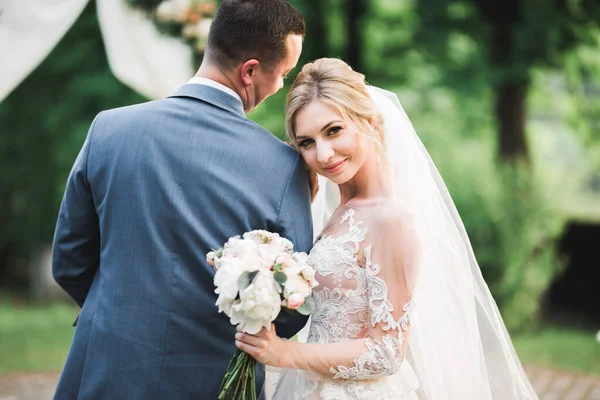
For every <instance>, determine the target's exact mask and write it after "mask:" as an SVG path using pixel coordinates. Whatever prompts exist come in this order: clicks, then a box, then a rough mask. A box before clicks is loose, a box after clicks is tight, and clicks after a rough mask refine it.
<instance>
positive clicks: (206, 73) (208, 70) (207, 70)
mask: <svg viewBox="0 0 600 400" xmlns="http://www.w3.org/2000/svg"><path fill="white" fill-rule="evenodd" d="M233 74H234V71H231V72H230V73H228V72H226V71H224V70H223V69H222V68H219V67H217V66H215V65H210V64H206V63H202V65H201V66H200V69H199V70H198V72H196V76H197V77H199V78H206V79H210V80H213V81H215V82H217V83H220V84H221V85H224V86H227V87H228V88H230V89H231V90H233V91H234V92H236V93H237V94H238V95H240V96H241V94H240V90H239V89H238V87H236V85H235V83H234V82H235V80H234V79H233V76H232V75H233Z"/></svg>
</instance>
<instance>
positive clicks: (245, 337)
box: [235, 332, 264, 347]
mask: <svg viewBox="0 0 600 400" xmlns="http://www.w3.org/2000/svg"><path fill="white" fill-rule="evenodd" d="M235 340H236V341H238V342H242V343H246V344H249V345H251V346H254V347H264V340H263V339H262V338H259V337H256V336H254V335H249V334H247V333H243V332H238V333H236V334H235Z"/></svg>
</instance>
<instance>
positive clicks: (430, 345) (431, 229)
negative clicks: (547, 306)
mask: <svg viewBox="0 0 600 400" xmlns="http://www.w3.org/2000/svg"><path fill="white" fill-rule="evenodd" d="M368 90H369V94H370V97H371V99H372V100H373V102H374V104H375V107H376V109H377V110H378V111H379V112H380V113H381V114H382V117H383V120H384V132H385V157H384V159H383V160H382V171H384V173H386V174H388V176H389V179H390V184H391V187H392V198H393V205H394V206H395V207H396V208H398V209H402V210H404V211H405V212H403V213H402V214H401V215H408V216H409V218H407V220H406V222H405V223H406V225H410V226H411V228H412V231H413V233H414V237H415V239H416V241H418V245H417V247H418V248H419V257H418V261H417V262H415V263H406V265H403V266H401V267H396V265H394V266H393V268H401V269H402V270H403V271H402V272H398V274H404V275H406V277H407V280H408V281H409V284H407V285H406V287H405V288H403V289H405V290H412V297H410V303H411V306H410V333H409V334H408V336H407V348H406V353H405V358H404V362H403V364H405V365H403V366H402V368H401V369H400V371H399V372H398V373H396V374H393V375H391V376H388V377H386V379H388V380H389V379H394V380H397V381H400V382H396V385H399V386H403V385H404V387H407V388H414V387H416V386H417V385H418V387H419V388H418V389H417V390H416V392H414V390H411V391H410V393H409V394H408V395H407V397H406V398H407V399H411V400H412V399H415V398H418V399H419V400H488V399H494V400H513V399H514V400H517V399H519V400H521V399H528V400H529V399H537V396H536V394H535V392H534V390H533V388H532V387H531V384H530V382H529V380H528V378H527V376H526V374H525V372H524V370H523V368H522V366H521V363H520V361H519V359H518V357H517V355H516V353H515V350H514V348H513V345H512V342H511V340H510V336H509V334H508V332H507V330H506V327H505V325H504V322H503V321H502V318H501V316H500V312H499V310H498V308H497V306H496V303H495V301H494V300H493V298H492V296H491V293H490V291H489V289H488V287H487V285H486V283H485V281H484V280H483V277H482V275H481V271H480V269H479V266H478V264H477V261H476V259H475V256H474V254H473V250H472V248H471V245H470V242H469V239H468V236H467V234H466V231H465V228H464V225H463V223H462V220H461V218H460V216H459V215H458V212H457V210H456V207H455V205H454V202H453V201H452V198H451V197H450V194H449V193H448V190H447V189H446V186H445V184H444V182H443V180H442V178H441V176H440V174H439V172H438V171H437V169H436V167H435V165H434V163H433V161H432V160H431V158H430V157H429V154H428V152H427V150H426V149H425V147H424V146H423V144H422V143H421V141H420V139H419V138H418V136H417V135H416V133H415V131H414V129H413V126H412V124H411V122H410V120H409V118H408V117H407V115H406V113H405V112H404V109H403V108H402V106H401V104H400V102H399V100H398V98H397V96H396V95H395V94H394V93H391V92H388V91H385V90H383V89H379V88H376V87H372V86H369V87H368ZM331 186H332V184H331V182H327V183H325V182H323V181H321V188H322V189H321V191H320V192H321V193H320V195H319V196H318V197H317V199H316V201H315V204H314V205H313V207H314V211H315V212H313V218H315V226H316V227H320V226H323V224H322V223H321V222H322V221H323V218H328V217H330V216H331V215H333V214H334V210H335V209H336V208H338V207H339V195H338V193H336V190H332V187H331ZM371 239H372V241H371V243H373V246H374V247H373V248H374V249H376V246H377V245H380V246H387V247H389V246H393V245H394V243H393V240H392V241H390V238H386V237H384V236H383V235H380V234H372V235H371ZM315 247H316V246H315ZM380 264H382V263H381V262H380ZM384 267H385V266H384V265H383V264H382V267H381V271H387V272H385V273H386V274H392V275H393V274H394V272H393V271H391V272H390V270H389V268H390V267H389V266H387V267H385V268H388V269H387V270H385V269H384ZM384 279H385V277H384ZM399 290H401V289H400V288H394V287H390V288H389V290H388V291H387V295H388V297H389V298H390V300H391V301H392V304H398V303H394V297H401V296H402V295H401V294H400V293H399V292H398V291H399ZM413 371H414V372H413ZM296 372H297V371H290V370H285V371H283V372H282V373H281V376H279V379H280V380H279V382H280V388H279V389H278V391H277V394H276V395H275V396H274V397H273V394H272V387H271V384H272V383H273V382H274V381H275V380H276V379H277V378H278V374H277V373H274V372H273V370H271V372H270V373H269V374H268V375H269V377H268V381H267V385H265V388H266V390H265V391H263V393H262V395H261V397H262V398H264V399H283V398H285V399H292V398H303V397H298V396H297V392H296V394H294V387H293V381H294V379H285V378H286V377H287V378H289V377H290V374H295V373H296ZM302 373H306V372H302ZM415 380H418V382H415ZM269 381H270V382H269ZM286 381H287V383H286ZM282 383H285V384H286V387H284V388H282V387H281V384H282ZM390 384H394V383H390ZM310 398H311V399H312V398H313V397H310ZM314 398H315V399H321V398H323V399H327V398H326V397H314ZM357 398H358V397H357ZM332 399H333V398H332ZM335 399H338V397H335Z"/></svg>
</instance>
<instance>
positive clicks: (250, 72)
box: [240, 58, 260, 86]
mask: <svg viewBox="0 0 600 400" xmlns="http://www.w3.org/2000/svg"><path fill="white" fill-rule="evenodd" d="M258 64H260V62H259V61H258V60H256V59H254V58H253V59H251V60H248V61H246V62H245V63H243V64H242V69H241V70H240V74H241V75H242V76H241V78H242V82H243V83H244V86H248V85H250V84H252V80H253V79H254V74H256V68H257V67H258Z"/></svg>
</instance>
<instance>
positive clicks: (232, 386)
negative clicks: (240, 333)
mask: <svg viewBox="0 0 600 400" xmlns="http://www.w3.org/2000/svg"><path fill="white" fill-rule="evenodd" d="M256 399H257V396H256V361H255V360H254V358H252V357H251V356H250V355H249V354H247V353H244V352H243V351H241V350H237V351H236V352H235V354H234V355H233V358H232V359H231V361H230V362H229V365H228V366H227V369H226V370H225V376H224V377H223V381H222V382H221V388H220V389H219V397H218V400H256Z"/></svg>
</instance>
